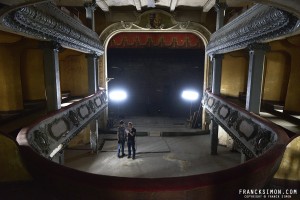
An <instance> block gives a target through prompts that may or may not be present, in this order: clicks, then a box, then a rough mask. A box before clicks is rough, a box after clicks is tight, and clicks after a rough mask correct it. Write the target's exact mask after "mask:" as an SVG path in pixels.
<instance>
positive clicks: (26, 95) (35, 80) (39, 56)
mask: <svg viewBox="0 0 300 200" xmlns="http://www.w3.org/2000/svg"><path fill="white" fill-rule="evenodd" d="M21 78H22V89H23V99H24V100H25V101H31V100H41V99H45V82H44V61H43V50H42V49H26V50H24V51H23V52H22V54H21Z"/></svg>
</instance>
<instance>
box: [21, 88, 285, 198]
mask: <svg viewBox="0 0 300 200" xmlns="http://www.w3.org/2000/svg"><path fill="white" fill-rule="evenodd" d="M99 95H100V94H99V93H98V94H96V95H94V96H92V97H89V98H86V99H84V100H82V101H81V102H79V103H78V104H76V105H72V106H70V107H68V108H66V109H65V110H62V111H58V112H56V113H53V114H51V115H50V116H48V118H46V119H41V120H39V121H38V122H37V123H35V124H34V125H32V126H31V127H28V128H24V129H23V130H22V131H21V132H20V133H19V135H18V138H17V141H18V143H19V144H20V152H21V155H22V157H23V159H24V162H25V163H26V166H27V168H28V170H29V171H30V173H31V174H32V176H33V177H34V178H35V179H36V180H39V181H41V183H43V184H44V185H45V186H46V187H47V188H49V189H50V190H51V191H53V192H55V194H56V195H57V196H58V197H61V198H72V199H83V198H85V199H100V198H101V199H124V198H125V199H173V198H175V199H176V198H177V199H199V198H201V199H202V198H203V199H221V198H223V197H224V196H227V197H228V198H231V199H238V198H239V197H243V196H242V194H240V192H239V191H240V189H257V188H263V187H264V186H265V185H266V184H267V183H268V182H269V180H270V179H271V178H272V177H273V175H274V173H275V172H276V170H277V168H278V166H279V164H280V161H281V158H282V156H283V153H284V150H285V148H286V145H287V143H288V141H289V138H288V136H287V135H286V133H285V132H284V131H283V130H282V129H280V128H279V127H277V126H276V125H274V124H272V123H271V122H269V121H267V120H264V119H262V118H260V117H259V116H256V115H254V114H252V113H249V112H247V111H245V110H244V109H242V108H240V107H238V106H236V105H234V104H232V103H230V102H228V101H226V99H223V98H221V97H219V96H216V95H212V94H210V93H208V92H207V93H206V94H205V98H204V107H205V108H206V109H207V111H208V112H209V113H210V115H211V117H214V118H216V119H217V120H218V122H219V123H220V125H221V126H223V127H227V131H229V132H230V133H229V134H230V135H231V136H232V137H233V139H234V140H235V142H237V144H239V145H240V147H241V148H242V150H243V152H244V153H245V154H246V155H247V156H248V157H249V160H248V161H246V162H245V163H243V164H240V165H238V166H235V167H232V168H229V169H225V170H220V171H217V172H213V173H204V174H197V175H191V176H181V177H168V178H128V177H116V176H107V175H96V174H91V173H87V172H83V171H78V170H75V169H71V168H68V167H65V166H62V165H60V164H57V163H55V162H52V161H51V160H49V158H50V159H51V156H50V155H51V153H52V152H53V150H54V147H56V146H57V144H58V143H61V144H65V143H67V141H69V139H70V138H71V137H72V136H71V133H67V134H66V133H65V131H62V130H60V129H59V130H60V131H59V134H58V135H57V134H56V133H51V131H46V132H45V134H47V138H50V139H51V141H53V138H54V139H55V138H56V139H57V140H56V141H57V142H55V145H53V144H54V143H51V142H49V144H50V145H48V147H49V148H48V151H45V150H46V148H42V147H43V146H42V147H41V144H44V143H41V144H40V146H39V145H37V144H36V141H35V140H32V136H33V135H35V134H37V132H36V131H37V130H40V127H44V126H45V124H47V127H48V130H49V129H50V130H52V132H53V130H58V129H55V128H54V126H56V125H57V124H62V123H63V122H65V120H63V119H61V117H64V116H66V115H67V114H68V113H70V112H71V111H74V110H76V109H77V110H78V108H80V107H81V106H82V105H86V106H87V105H88V102H91V100H93V101H94V100H95V99H97V98H98V97H99ZM100 96H101V95H100ZM94 102H95V101H94ZM101 108H102V107H101V106H100V108H99V111H98V112H99V113H100V112H101ZM87 110H88V109H87ZM79 111H80V110H79ZM95 113H97V112H95ZM95 115H96V114H95ZM59 117H60V119H61V121H59V122H57V118H59ZM49 119H51V120H49ZM66 119H67V117H66ZM68 119H70V115H69V118H68ZM53 120H54V121H53ZM82 120H83V119H82ZM70 121H71V119H70ZM54 122H56V123H54ZM71 123H72V122H70V127H73V126H75V125H74V124H71ZM82 124H85V123H82ZM49 127H50V128H49ZM251 127H252V128H251ZM48 134H49V135H48ZM64 134H65V135H66V136H64ZM68 134H70V137H69V135H68ZM53 136H54V137H53ZM60 136H61V137H60ZM62 138H66V139H65V140H63V139H62ZM68 138H69V139H68ZM48 141H50V140H48ZM38 144H39V143H38ZM49 156H50V157H49ZM103 164H105V163H103Z"/></svg>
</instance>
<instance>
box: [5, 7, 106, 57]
mask: <svg viewBox="0 0 300 200" xmlns="http://www.w3.org/2000/svg"><path fill="white" fill-rule="evenodd" d="M0 26H2V27H3V28H4V29H7V30H8V31H10V32H13V33H15V34H18V35H23V36H25V37H29V38H34V39H36V40H40V41H52V42H57V43H59V44H60V45H61V46H63V47H65V48H68V49H74V50H77V51H80V52H84V53H92V54H94V53H95V54H97V55H100V54H102V53H103V47H102V46H101V45H100V43H99V38H98V35H97V33H96V32H94V31H93V30H91V29H89V28H88V27H86V26H84V25H83V24H82V23H81V22H80V21H78V20H76V19H75V18H73V17H71V16H70V15H68V14H66V13H65V12H64V11H62V10H61V9H59V8H58V7H57V6H56V5H54V4H53V3H51V2H46V3H39V4H36V5H29V6H25V7H17V8H16V7H10V8H9V9H8V10H7V11H6V12H5V13H4V14H2V15H1V16H0Z"/></svg>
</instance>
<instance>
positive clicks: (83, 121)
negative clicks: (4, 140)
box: [17, 91, 107, 159]
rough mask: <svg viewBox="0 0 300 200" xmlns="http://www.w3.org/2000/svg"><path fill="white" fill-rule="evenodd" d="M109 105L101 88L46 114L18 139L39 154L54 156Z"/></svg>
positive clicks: (23, 130) (48, 156) (47, 156)
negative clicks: (92, 93)
mask: <svg viewBox="0 0 300 200" xmlns="http://www.w3.org/2000/svg"><path fill="white" fill-rule="evenodd" d="M106 107H107V95H106V93H105V92H104V91H99V92H98V93H96V94H94V95H91V96H89V97H86V98H84V99H82V100H80V101H78V102H76V103H73V104H71V105H69V106H67V107H64V108H62V109H60V110H58V111H55V112H53V113H50V114H49V115H46V116H45V117H44V118H42V119H39V120H38V121H37V122H36V123H35V124H33V125H32V126H30V127H26V128H23V129H22V130H21V131H20V133H19V134H18V136H17V142H18V143H19V144H20V145H26V146H30V147H31V148H32V149H33V150H34V151H35V152H36V153H38V154H40V155H42V156H44V157H46V158H48V159H52V158H53V157H54V156H55V154H57V153H58V152H59V151H61V150H63V149H64V148H65V147H66V146H67V144H68V143H69V142H70V140H71V139H72V138H74V137H75V136H76V135H77V134H78V133H79V132H80V131H81V130H82V129H83V128H84V127H86V125H87V124H88V123H89V122H90V121H91V120H92V119H95V118H97V117H98V116H99V115H100V113H101V111H102V110H104V109H105V108H106Z"/></svg>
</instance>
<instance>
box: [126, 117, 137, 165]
mask: <svg viewBox="0 0 300 200" xmlns="http://www.w3.org/2000/svg"><path fill="white" fill-rule="evenodd" d="M126 132H127V137H128V141H127V145H128V158H131V149H132V159H133V160H134V159H135V135H136V129H135V128H134V127H133V124H132V122H128V128H127V131H126Z"/></svg>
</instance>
